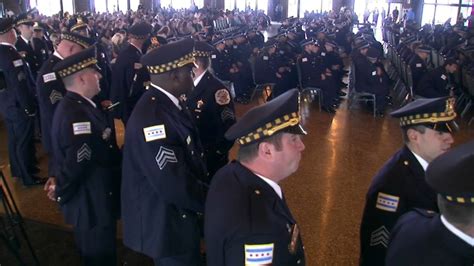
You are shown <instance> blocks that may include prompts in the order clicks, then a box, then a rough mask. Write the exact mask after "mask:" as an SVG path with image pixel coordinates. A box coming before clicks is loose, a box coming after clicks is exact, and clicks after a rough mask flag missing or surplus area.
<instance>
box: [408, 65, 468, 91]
mask: <svg viewBox="0 0 474 266" xmlns="http://www.w3.org/2000/svg"><path fill="white" fill-rule="evenodd" d="M458 69H459V65H458V63H457V61H456V59H454V58H449V59H447V60H446V61H444V64H443V65H442V66H439V67H437V68H435V69H433V70H431V71H428V72H427V73H426V74H425V75H424V76H423V77H422V78H421V80H420V82H418V85H417V87H416V90H415V94H416V95H419V96H421V97H426V98H436V97H443V96H449V95H451V93H452V88H451V85H452V82H451V80H450V79H451V78H450V76H451V74H453V73H455V72H457V71H458Z"/></svg>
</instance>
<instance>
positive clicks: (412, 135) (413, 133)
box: [407, 128, 420, 142]
mask: <svg viewBox="0 0 474 266" xmlns="http://www.w3.org/2000/svg"><path fill="white" fill-rule="evenodd" d="M419 134H420V132H418V131H416V130H414V129H412V128H410V129H408V130H407V136H408V139H409V140H410V142H416V141H417V140H418V135H419Z"/></svg>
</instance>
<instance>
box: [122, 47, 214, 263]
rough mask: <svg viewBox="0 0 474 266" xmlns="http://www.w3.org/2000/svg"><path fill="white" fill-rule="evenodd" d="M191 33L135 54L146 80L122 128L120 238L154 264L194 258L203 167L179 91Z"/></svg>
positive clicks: (188, 86) (187, 71) (189, 84)
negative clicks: (148, 80)
mask: <svg viewBox="0 0 474 266" xmlns="http://www.w3.org/2000/svg"><path fill="white" fill-rule="evenodd" d="M193 48H194V40H193V39H184V40H181V41H177V42H173V43H170V44H167V45H163V46H161V47H160V48H158V49H155V50H152V51H151V52H150V53H148V54H146V55H144V56H143V58H142V63H143V64H144V65H145V66H146V67H147V69H148V71H149V73H150V77H151V85H150V88H149V89H148V90H147V91H146V92H145V93H144V94H143V95H142V97H141V98H140V100H139V101H138V102H137V105H136V106H135V109H134V110H133V112H132V115H131V116H130V120H129V123H128V125H127V129H126V131H125V144H124V160H123V169H122V173H123V179H122V221H123V241H124V244H125V245H126V246H127V247H129V248H131V249H133V250H135V251H138V252H141V253H144V254H145V255H147V256H149V257H151V258H153V260H154V262H155V265H183V266H184V265H199V262H200V256H199V252H200V249H199V243H200V234H201V231H200V227H199V224H198V213H203V211H204V199H205V195H206V191H207V185H206V184H205V183H203V182H202V181H203V180H206V179H207V171H206V169H205V168H206V166H205V162H204V158H203V155H204V154H203V150H202V147H201V145H200V142H199V138H198V132H197V129H196V128H195V126H194V123H193V121H192V117H191V116H190V114H189V113H188V112H186V109H185V108H183V107H182V105H183V103H181V102H180V100H179V98H180V96H181V95H183V94H184V95H189V93H190V92H191V90H192V88H193V80H192V77H191V71H192V67H193V66H194V64H193V62H194V56H193Z"/></svg>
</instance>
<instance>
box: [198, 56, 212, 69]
mask: <svg viewBox="0 0 474 266" xmlns="http://www.w3.org/2000/svg"><path fill="white" fill-rule="evenodd" d="M194 60H195V61H196V64H198V65H199V66H200V67H202V68H204V69H208V68H209V66H210V65H211V59H210V58H209V57H200V56H198V57H196V58H195V59H194Z"/></svg>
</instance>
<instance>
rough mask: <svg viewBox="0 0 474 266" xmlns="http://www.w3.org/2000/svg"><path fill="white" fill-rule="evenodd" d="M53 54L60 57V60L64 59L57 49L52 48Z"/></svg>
mask: <svg viewBox="0 0 474 266" xmlns="http://www.w3.org/2000/svg"><path fill="white" fill-rule="evenodd" d="M53 55H54V56H56V57H57V58H59V59H61V60H64V57H62V56H61V55H60V54H59V53H58V51H56V50H54V53H53Z"/></svg>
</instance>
